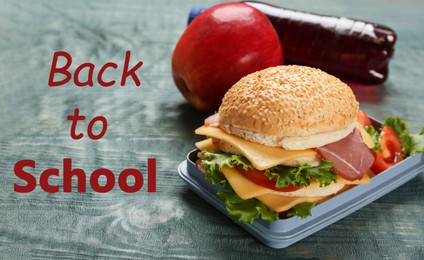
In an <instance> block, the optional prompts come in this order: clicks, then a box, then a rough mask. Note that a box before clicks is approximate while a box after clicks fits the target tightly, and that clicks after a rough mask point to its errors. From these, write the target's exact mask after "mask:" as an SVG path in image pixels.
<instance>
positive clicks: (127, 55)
mask: <svg viewBox="0 0 424 260" xmlns="http://www.w3.org/2000/svg"><path fill="white" fill-rule="evenodd" d="M130 56H131V52H130V51H127V52H126V53H125V60H124V69H123V70H122V77H121V86H125V83H126V81H127V78H128V77H129V76H131V77H132V79H133V80H134V83H135V85H136V86H137V87H138V86H140V84H141V83H140V80H139V79H138V77H137V74H136V73H135V72H136V71H137V70H138V69H139V68H140V67H141V66H142V65H143V62H142V61H139V62H138V63H137V64H136V65H135V66H134V67H132V68H131V69H130V70H128V67H129V64H130Z"/></svg>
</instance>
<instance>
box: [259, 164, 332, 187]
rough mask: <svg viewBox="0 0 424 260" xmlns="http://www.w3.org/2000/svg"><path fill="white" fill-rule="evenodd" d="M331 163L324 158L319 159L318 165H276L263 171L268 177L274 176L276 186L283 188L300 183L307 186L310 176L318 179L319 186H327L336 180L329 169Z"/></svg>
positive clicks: (299, 184) (297, 185)
mask: <svg viewBox="0 0 424 260" xmlns="http://www.w3.org/2000/svg"><path fill="white" fill-rule="evenodd" d="M332 166H333V163H332V162H330V161H326V160H321V162H320V165H318V166H311V165H308V164H303V165H301V166H299V167H287V166H283V165H277V166H275V167H272V168H270V169H267V170H266V171H265V175H266V176H268V178H270V179H272V178H276V181H277V183H276V187H277V188H285V187H287V186H289V185H293V186H295V187H297V188H300V187H301V186H302V185H304V186H309V185H310V184H311V178H313V179H315V180H317V181H319V183H320V187H323V186H328V185H330V184H331V183H333V182H337V175H336V174H335V173H334V172H332V171H331V170H330V168H331V167H332Z"/></svg>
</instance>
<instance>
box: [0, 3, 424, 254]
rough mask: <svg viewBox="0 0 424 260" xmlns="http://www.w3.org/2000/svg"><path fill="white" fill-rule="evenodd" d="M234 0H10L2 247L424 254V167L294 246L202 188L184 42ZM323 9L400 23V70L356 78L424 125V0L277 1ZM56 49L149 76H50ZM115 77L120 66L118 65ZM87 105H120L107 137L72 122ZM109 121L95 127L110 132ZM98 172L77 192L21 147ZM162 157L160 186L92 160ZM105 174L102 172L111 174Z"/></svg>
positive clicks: (388, 107)
mask: <svg viewBox="0 0 424 260" xmlns="http://www.w3.org/2000/svg"><path fill="white" fill-rule="evenodd" d="M218 2H220V1H200V0H198V1H164V0H157V1H67V2H65V1H29V0H27V1H12V0H10V1H7V0H2V1H0V258H4V259H20V258H24V259H26V258H35V259H50V258H51V259H57V258H71V259H90V258H96V259H107V258H112V259H121V258H122V259H133V258H134V259H148V258H155V257H157V258H183V259H186V258H201V259H203V258H207V259H209V258H217V259H230V258H233V259H234V258H235V259H248V258H251V259H256V258H270V259H271V258H273V259H274V258H276V257H277V258H296V259H302V258H308V259H309V258H313V259H423V258H424V199H423V197H424V175H423V174H420V175H418V177H416V178H415V179H413V180H412V181H410V182H408V183H407V184H405V185H403V186H401V187H400V188H398V189H396V190H395V191H393V192H391V193H389V194H388V195H386V196H384V197H383V198H381V199H379V200H377V201H376V202H374V203H372V204H370V205H368V206H366V207H364V208H362V209H360V210H359V211H357V212H355V213H354V214H351V215H350V216H348V217H346V218H344V219H342V220H341V221H338V222H336V223H335V224H332V225H330V226H329V227H327V228H325V229H323V230H321V231H320V232H318V233H316V234H314V235H312V236H309V237H307V238H306V239H304V240H302V241H300V242H298V243H296V244H294V245H292V246H290V247H288V248H285V249H281V250H276V249H271V248H268V247H266V246H264V245H263V244H261V243H260V242H258V241H257V240H256V239H255V238H254V237H252V236H251V235H249V234H248V233H247V232H245V231H244V230H243V229H241V228H240V227H239V226H237V225H236V224H234V222H233V221H231V220H230V219H228V218H226V217H224V216H223V215H222V214H221V213H219V212H218V211H217V210H216V209H215V208H213V207H212V206H210V205H209V204H207V203H206V202H205V201H204V200H202V199H201V198H200V197H198V196H197V195H196V194H194V193H193V192H192V191H190V190H189V189H188V187H187V186H186V185H185V183H184V182H183V181H182V180H181V179H180V177H179V176H178V173H177V167H178V165H179V163H180V162H181V161H183V160H184V159H185V156H186V154H187V153H188V152H189V151H190V150H192V149H193V148H194V145H193V143H194V142H195V141H197V140H199V138H200V137H197V136H195V135H194V133H193V130H194V129H195V128H196V127H198V126H200V125H201V124H202V122H203V119H204V118H205V117H206V116H207V115H206V114H203V113H200V112H197V111H195V110H194V109H193V108H191V107H190V106H189V105H188V104H187V103H186V101H185V100H184V99H183V97H182V96H181V95H180V93H179V92H178V90H177V88H176V87H175V85H174V82H173V80H172V76H171V66H170V59H171V54H172V51H173V48H174V46H175V44H176V42H177V41H178V39H179V36H180V35H181V34H182V32H183V31H184V29H185V27H186V20H187V14H188V12H189V10H190V9H191V7H193V6H205V7H208V6H211V5H214V4H217V3H218ZM272 3H274V4H277V5H280V6H285V7H288V8H294V9H299V10H304V11H309V12H316V13H321V14H329V15H338V16H348V17H353V18H357V19H364V20H369V21H374V22H378V23H382V24H386V25H389V26H390V27H392V28H393V29H394V30H395V31H396V32H397V33H398V42H397V44H396V53H395V56H394V58H393V60H392V61H391V64H390V75H389V79H388V81H386V82H385V83H384V84H383V85H381V86H371V87H358V88H355V89H354V91H355V93H356V95H357V98H358V100H359V102H360V103H361V107H362V108H363V109H364V110H366V111H367V112H368V113H369V114H370V115H372V116H374V117H375V118H377V119H379V120H384V118H385V117H387V116H401V117H403V118H404V119H405V120H406V121H407V122H408V123H409V125H410V128H411V130H412V131H413V132H417V131H419V130H420V128H421V127H422V126H424V104H423V100H424V83H423V79H422V78H423V76H424V69H423V66H422V65H423V60H424V45H423V43H424V20H423V15H422V10H424V2H422V1H414V0H403V1H383V0H377V1H365V0H360V1H332V0H318V1H306V0H301V1H272ZM56 51H66V52H68V53H69V54H71V55H72V58H73V65H71V68H70V69H71V70H75V69H76V68H77V66H78V65H79V64H82V63H84V62H91V63H93V64H95V65H96V66H101V65H103V64H104V63H106V62H115V63H116V64H117V65H118V66H120V67H121V66H123V65H124V57H125V53H126V51H131V61H130V63H131V64H132V65H135V64H136V63H137V61H143V63H144V64H143V66H142V67H141V69H140V70H139V75H140V79H141V86H140V87H136V85H135V83H134V81H132V80H128V82H127V84H126V85H125V86H124V87H121V86H119V85H116V86H112V87H109V88H103V87H99V86H98V85H97V86H95V87H93V88H78V87H76V86H75V84H73V83H72V82H71V83H68V84H66V85H65V86H62V87H55V88H50V87H49V86H48V78H49V72H50V66H51V63H52V57H53V54H54V52H56ZM108 77H109V78H108V80H112V79H119V77H120V71H119V70H117V71H116V72H113V71H112V70H111V71H110V74H109V75H108ZM75 108H79V110H80V113H81V114H84V115H85V116H86V117H87V119H86V120H85V121H80V122H79V124H78V126H77V128H76V130H77V131H78V132H85V131H86V130H87V127H88V126H89V122H90V120H91V119H93V118H94V117H96V116H104V117H105V118H107V123H108V125H107V132H106V133H105V135H104V136H103V137H102V138H101V139H99V140H97V141H94V140H91V139H90V138H89V137H87V136H84V137H83V138H82V139H79V140H74V139H72V138H71V136H70V132H69V131H70V127H71V121H69V120H67V116H69V115H72V114H73V113H74V109H75ZM100 130H101V129H100V124H99V123H98V124H96V125H95V127H94V128H93V132H94V133H99V131H100ZM64 158H72V166H73V167H74V168H81V169H83V170H84V171H86V172H87V180H86V184H87V190H86V192H77V191H76V190H77V188H78V182H77V181H76V180H74V181H73V182H72V189H73V192H70V193H65V192H63V191H62V190H63V178H62V175H60V176H58V177H56V176H52V177H51V178H50V179H49V183H50V184H51V185H58V187H59V189H60V191H59V192H57V193H48V192H45V191H43V190H42V188H41V187H40V186H39V185H38V184H37V186H36V188H35V190H34V191H32V192H29V193H19V192H16V191H15V190H14V184H19V185H25V182H24V181H22V180H19V179H18V178H17V177H16V176H15V174H14V166H15V164H16V163H17V162H18V161H21V160H24V159H27V160H34V161H35V162H36V167H35V168H34V169H28V171H29V172H30V173H31V174H32V175H33V176H35V177H36V178H38V177H39V176H40V174H41V172H42V171H43V170H45V169H47V168H57V169H59V170H60V171H62V167H63V159H64ZM148 158H156V160H157V161H156V167H157V169H156V174H157V176H156V180H157V183H156V192H148V191H147V180H146V179H145V183H144V186H143V188H142V189H141V190H140V191H139V192H135V193H125V192H123V191H122V190H121V189H120V188H119V186H118V185H117V184H116V185H115V186H114V188H113V189H112V190H111V191H110V192H106V193H98V192H95V191H93V189H92V188H91V187H90V186H89V184H90V183H89V180H88V178H89V176H90V173H91V172H93V171H94V170H96V169H98V168H107V169H109V170H110V171H112V172H113V173H114V174H115V176H116V177H117V176H118V174H119V173H120V172H121V171H122V170H123V169H125V168H136V169H139V170H140V171H141V172H143V174H144V176H145V177H147V168H148V163H147V162H148ZM104 181H105V179H101V178H100V183H104Z"/></svg>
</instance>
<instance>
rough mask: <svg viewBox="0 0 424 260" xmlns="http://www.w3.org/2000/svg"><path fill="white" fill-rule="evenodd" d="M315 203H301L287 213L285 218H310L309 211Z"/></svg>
mask: <svg viewBox="0 0 424 260" xmlns="http://www.w3.org/2000/svg"><path fill="white" fill-rule="evenodd" d="M315 205H316V203H315V202H303V203H299V204H297V205H296V206H294V207H293V208H292V209H291V211H290V212H289V213H287V217H291V216H299V217H300V218H301V219H304V218H307V217H309V216H311V210H312V208H313V207H315Z"/></svg>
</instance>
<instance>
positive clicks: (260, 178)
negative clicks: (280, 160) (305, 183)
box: [236, 165, 300, 192]
mask: <svg viewBox="0 0 424 260" xmlns="http://www.w3.org/2000/svg"><path fill="white" fill-rule="evenodd" d="M236 169H237V170H238V171H239V172H241V173H243V175H244V176H246V178H248V179H249V180H251V181H252V182H254V183H256V184H257V185H259V186H262V187H265V188H268V189H271V190H275V191H280V192H290V191H295V190H298V189H300V188H297V187H296V186H293V185H291V184H290V185H289V186H287V187H285V188H277V187H275V185H276V183H277V181H276V180H275V179H269V178H268V177H267V176H266V175H265V173H264V171H260V170H258V169H255V168H253V169H248V170H245V169H243V166H241V165H237V166H236Z"/></svg>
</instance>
